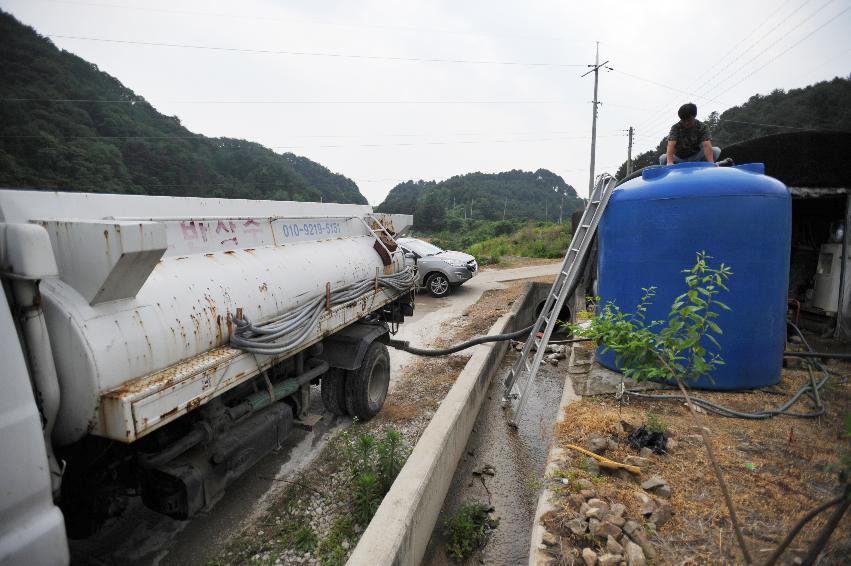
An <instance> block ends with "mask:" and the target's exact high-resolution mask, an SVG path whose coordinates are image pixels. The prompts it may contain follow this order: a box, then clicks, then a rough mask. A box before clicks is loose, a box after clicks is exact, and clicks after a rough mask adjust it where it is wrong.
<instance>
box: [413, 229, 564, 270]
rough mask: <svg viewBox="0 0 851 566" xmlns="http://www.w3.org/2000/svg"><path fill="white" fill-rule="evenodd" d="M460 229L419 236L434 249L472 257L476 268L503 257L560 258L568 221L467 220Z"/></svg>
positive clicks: (494, 262)
mask: <svg viewBox="0 0 851 566" xmlns="http://www.w3.org/2000/svg"><path fill="white" fill-rule="evenodd" d="M463 224H464V225H463V226H461V227H459V228H457V229H453V230H443V231H441V232H438V233H435V234H422V235H419V236H417V237H420V236H421V237H423V238H425V239H428V240H430V241H431V242H432V243H434V244H435V245H437V246H440V247H442V248H445V249H450V250H460V251H465V252H467V253H469V254H472V255H474V256H475V257H476V261H478V262H479V264H480V265H493V264H498V263H500V262H501V261H502V258H503V257H506V256H522V257H528V258H551V259H552V258H560V257H562V256H563V255H564V251H565V250H566V249H567V246H568V245H569V244H570V237H571V227H570V223H569V222H565V223H564V224H556V223H553V222H517V221H514V222H512V221H507V220H505V221H486V220H467V221H464V222H463Z"/></svg>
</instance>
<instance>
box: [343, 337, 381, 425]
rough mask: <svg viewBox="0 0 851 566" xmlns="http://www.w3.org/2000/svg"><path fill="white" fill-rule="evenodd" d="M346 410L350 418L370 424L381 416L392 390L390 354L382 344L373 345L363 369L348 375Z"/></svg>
mask: <svg viewBox="0 0 851 566" xmlns="http://www.w3.org/2000/svg"><path fill="white" fill-rule="evenodd" d="M345 381H346V408H347V409H348V412H349V414H350V415H351V416H353V417H357V418H358V419H360V420H362V421H368V420H369V419H371V418H372V417H374V416H375V415H377V414H378V411H380V410H381V407H382V406H383V405H384V399H385V398H386V397H387V388H388V387H389V386H390V354H389V353H388V352H387V346H385V345H384V344H382V343H381V342H373V343H372V344H370V346H369V349H368V350H367V351H366V355H365V356H364V358H363V363H362V364H361V366H360V367H359V368H358V369H356V370H354V371H347V372H346V380H345Z"/></svg>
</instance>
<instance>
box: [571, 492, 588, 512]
mask: <svg viewBox="0 0 851 566" xmlns="http://www.w3.org/2000/svg"><path fill="white" fill-rule="evenodd" d="M567 502H568V504H569V505H570V507H571V508H572V509H576V510H577V511H579V509H580V508H581V507H582V505H583V504H584V503H585V498H584V497H582V496H581V495H579V494H578V493H572V494H570V495H569V496H568V497H567Z"/></svg>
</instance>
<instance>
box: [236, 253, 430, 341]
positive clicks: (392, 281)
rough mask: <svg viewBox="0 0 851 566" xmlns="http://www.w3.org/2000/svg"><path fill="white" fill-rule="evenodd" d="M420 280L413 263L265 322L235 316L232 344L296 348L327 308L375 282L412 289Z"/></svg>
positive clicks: (366, 290) (350, 298)
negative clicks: (253, 321) (412, 266)
mask: <svg viewBox="0 0 851 566" xmlns="http://www.w3.org/2000/svg"><path fill="white" fill-rule="evenodd" d="M416 283H417V275H416V271H415V270H414V269H413V268H411V267H406V268H405V269H404V270H402V271H400V272H398V273H394V274H392V275H379V276H378V277H372V278H368V279H361V280H359V281H356V282H354V283H350V284H348V285H344V286H342V287H338V288H336V289H333V290H332V291H331V293H330V300H327V299H326V297H325V296H324V295H317V296H315V297H313V298H312V299H309V300H308V301H307V302H306V303H305V304H304V305H302V306H301V307H298V308H296V309H293V310H291V311H287V312H285V313H283V314H281V315H278V316H276V317H274V318H271V319H269V320H267V321H264V322H262V323H258V324H254V323H252V322H251V321H250V320H249V319H248V317H242V318H234V326H235V329H234V332H233V334H232V335H231V339H230V346H231V347H232V348H236V349H238V350H242V351H244V352H249V353H252V354H262V355H266V356H275V355H281V354H286V353H289V352H292V351H295V350H297V349H298V348H299V347H300V346H301V345H302V344H304V342H306V341H307V340H308V339H309V338H310V337H311V336H312V335H313V333H314V332H315V330H316V328H317V326H318V324H319V319H320V317H321V316H322V313H323V312H325V308H326V307H328V308H330V307H332V306H336V305H341V304H345V303H348V302H351V301H355V300H357V299H359V298H361V297H363V296H364V295H366V294H368V293H369V292H370V291H373V290H375V288H376V286H378V287H384V288H388V289H392V290H395V291H399V292H406V291H410V290H412V289H413V288H414V287H415V286H416ZM326 303H327V304H326Z"/></svg>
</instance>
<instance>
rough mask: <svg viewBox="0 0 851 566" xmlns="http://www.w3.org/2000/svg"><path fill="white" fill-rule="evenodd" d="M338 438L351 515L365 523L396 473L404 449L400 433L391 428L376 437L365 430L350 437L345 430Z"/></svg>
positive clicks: (402, 460) (400, 467)
mask: <svg viewBox="0 0 851 566" xmlns="http://www.w3.org/2000/svg"><path fill="white" fill-rule="evenodd" d="M341 440H342V451H343V456H344V458H345V461H346V467H347V468H348V472H349V477H350V480H351V485H352V492H353V498H354V509H353V517H354V518H355V520H356V521H357V522H358V523H360V524H362V525H366V524H367V523H369V521H370V519H372V516H373V515H374V514H375V511H376V510H377V509H378V506H379V505H380V504H381V500H382V499H384V495H385V494H386V493H387V492H388V491H389V490H390V486H392V485H393V480H395V479H396V476H397V475H399V471H400V470H401V469H402V466H403V465H404V464H405V460H406V459H407V457H408V451H407V450H406V449H405V447H404V446H403V445H402V435H401V434H399V432H398V431H395V430H392V429H390V430H388V431H387V432H386V433H385V435H384V438H382V439H381V440H378V441H377V440H376V439H375V437H374V436H372V435H371V434H369V433H363V434H360V435H358V436H356V437H354V438H353V437H351V436H350V434H349V432H348V431H345V432H343V433H342V434H341Z"/></svg>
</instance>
